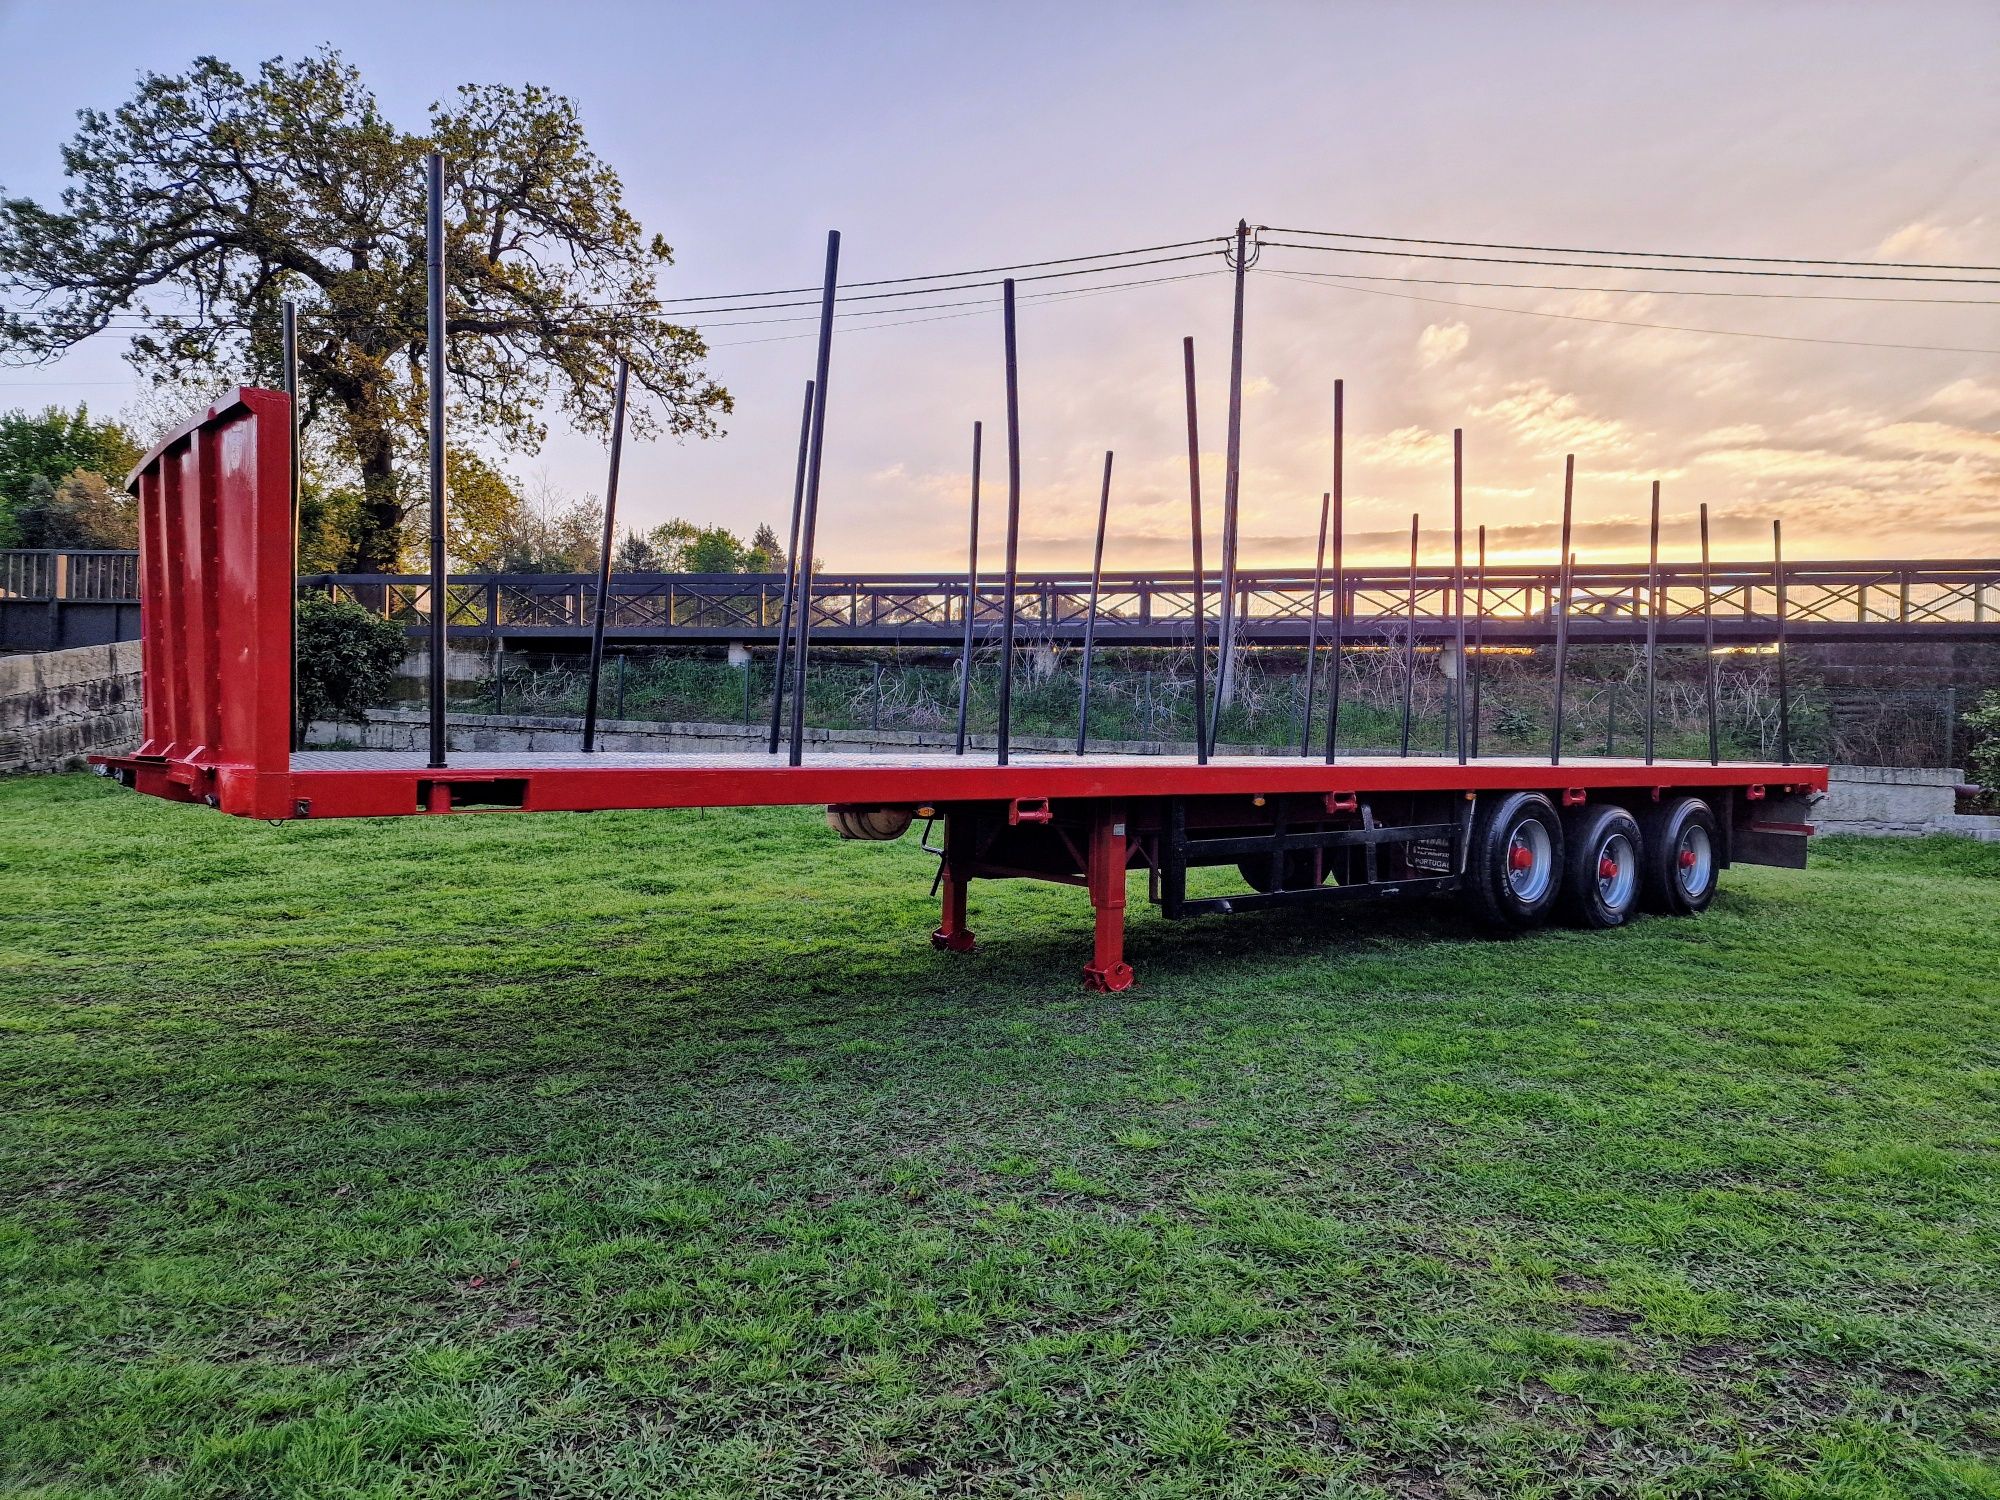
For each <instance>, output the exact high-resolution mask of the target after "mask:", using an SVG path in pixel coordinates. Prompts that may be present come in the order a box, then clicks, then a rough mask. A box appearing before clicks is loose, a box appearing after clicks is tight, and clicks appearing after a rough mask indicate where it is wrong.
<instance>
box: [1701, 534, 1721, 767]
mask: <svg viewBox="0 0 2000 1500" xmlns="http://www.w3.org/2000/svg"><path fill="white" fill-rule="evenodd" d="M1701 644H1702V676H1703V680H1704V687H1705V689H1706V692H1707V697H1708V763H1709V764H1710V765H1711V766H1713V765H1719V764H1721V762H1722V731H1721V725H1720V722H1719V720H1718V717H1717V711H1716V704H1715V592H1714V590H1713V589H1712V588H1711V587H1710V585H1709V573H1708V502H1707V501H1705V500H1704V501H1703V502H1702V505H1701Z"/></svg>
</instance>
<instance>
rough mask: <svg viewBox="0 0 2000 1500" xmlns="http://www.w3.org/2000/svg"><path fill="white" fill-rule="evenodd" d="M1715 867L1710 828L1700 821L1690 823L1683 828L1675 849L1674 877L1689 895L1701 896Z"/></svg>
mask: <svg viewBox="0 0 2000 1500" xmlns="http://www.w3.org/2000/svg"><path fill="white" fill-rule="evenodd" d="M1714 869H1715V854H1714V845H1713V844H1711V843H1710V842H1709V837H1708V830H1707V829H1706V828H1703V827H1702V826H1701V825H1700V824H1699V823H1690V824H1689V825H1688V826H1687V827H1685V828H1683V829H1682V830H1681V837H1680V842H1679V844H1677V845H1676V846H1675V849H1674V879H1676V880H1678V881H1679V882H1680V883H1681V890H1682V891H1683V892H1685V893H1686V894H1687V895H1690V896H1699V895H1700V894H1701V893H1702V892H1703V891H1705V890H1707V889H1708V882H1709V880H1710V879H1711V877H1712V875H1713V872H1714Z"/></svg>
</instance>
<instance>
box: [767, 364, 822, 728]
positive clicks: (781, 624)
mask: <svg viewBox="0 0 2000 1500" xmlns="http://www.w3.org/2000/svg"><path fill="white" fill-rule="evenodd" d="M812 425H813V383H812V382H811V381H810V380H808V381H807V382H806V399H805V406H804V408H803V409H802V410H801V411H800V412H799V463H798V469H797V471H796V472H795V473H794V474H793V476H792V529H791V531H790V532H789V533H788V534H787V536H786V538H785V548H786V551H785V595H784V602H783V603H782V604H781V605H780V606H779V609H778V659H777V661H776V662H775V663H774V664H773V665H772V667H771V738H770V743H769V744H768V745H767V746H766V747H765V748H766V749H767V750H768V751H769V752H770V753H771V754H772V755H776V754H777V753H778V726H779V724H780V723H781V722H782V721H783V718H784V712H785V660H786V656H787V654H788V652H789V649H790V647H791V643H792V605H793V601H794V599H796V597H797V594H798V581H799V578H800V576H801V575H800V573H799V512H800V510H801V509H802V508H803V506H804V504H805V498H806V449H807V448H808V446H809V445H810V444H811V442H812ZM806 576H810V575H809V574H808V575H806Z"/></svg>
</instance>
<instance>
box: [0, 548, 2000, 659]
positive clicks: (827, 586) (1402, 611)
mask: <svg viewBox="0 0 2000 1500" xmlns="http://www.w3.org/2000/svg"><path fill="white" fill-rule="evenodd" d="M1784 574H1785V588H1786V593H1787V599H1788V609H1787V624H1788V627H1789V628H1790V629H1791V630H1792V631H1793V632H1795V633H1796V634H1797V635H1799V636H1800V637H1802V638H1813V637H1819V638H1822V639H1845V640H1897V639H1905V640H1918V639H1933V640H1935V639H1960V638H2000V560H1965V561H1955V560H1931V561H1885V562H1788V563H1787V564H1786V565H1785V569H1784ZM1645 576H1646V569H1645V565H1644V564H1643V563H1608V564H1598V565H1583V564H1579V565H1578V566H1577V568H1576V570H1575V574H1574V579H1573V589H1574V593H1573V596H1572V601H1571V623H1572V626H1573V627H1574V628H1575V629H1576V630H1577V632H1578V638H1579V639H1591V638H1597V639H1626V638H1628V637H1636V636H1637V635H1639V634H1642V633H1643V629H1644V624H1645V617H1646V612H1647V609H1648V600H1647V595H1646V584H1645ZM1475 581H1476V575H1475V574H1474V572H1473V570H1471V569H1468V570H1467V572H1466V579H1465V582H1466V589H1467V599H1466V608H1467V612H1468V615H1471V614H1473V613H1474V612H1475V606H1476V604H1477V599H1476V597H1475V595H1474V592H1473V590H1474V584H1475ZM1237 583H1238V599H1237V604H1238V614H1237V617H1238V619H1239V620H1240V621H1241V622H1242V627H1241V629H1242V635H1241V639H1243V640H1244V641H1246V642H1250V643H1255V644H1290V643H1293V642H1294V641H1297V640H1303V638H1304V634H1305V631H1306V629H1307V625H1308V623H1309V621H1310V618H1311V613H1312V575H1311V574H1310V573H1309V572H1304V571H1301V570H1297V569H1244V570H1242V571H1241V572H1240V573H1239V574H1238V578H1237ZM1558 586H1559V585H1558V579H1557V575H1556V570H1555V568H1554V567H1553V565H1550V566H1507V567H1489V568H1488V570H1487V574H1486V591H1485V606H1486V607H1485V610H1484V619H1485V629H1486V631H1487V635H1488V638H1489V640H1492V641H1496V642H1503V643H1504V642H1531V641H1537V640H1543V639H1546V638H1547V637H1548V636H1549V634H1550V633H1551V632H1552V630H1553V622H1554V616H1555V605H1556V591H1557V588H1558ZM299 587H300V589H301V590H302V591H313V592H321V593H326V594H330V595H332V596H333V597H335V598H345V599H351V600H354V601H356V602H358V603H361V604H363V605H364V606H366V607H367V608H369V609H372V610H376V611H379V612H380V613H382V614H383V615H385V616H386V617H388V618H390V619H395V620H400V621H402V622H404V623H405V624H407V625H408V626H409V627H410V629H411V630H412V632H421V631H423V630H424V629H426V628H427V627H428V624H429V619H430V581H429V579H428V578H426V577H423V576H419V575H411V574H389V573H381V574H378V573H335V574H321V575H315V576H310V577H305V578H301V579H300V580H299ZM1409 589H1410V575H1409V570H1408V569H1407V567H1402V568H1398V567H1370V568H1350V569H1349V570H1348V577H1347V587H1346V590H1345V593H1344V596H1343V598H1341V599H1340V600H1338V601H1337V600H1336V599H1335V597H1334V596H1333V593H1332V590H1331V587H1330V585H1329V589H1328V593H1327V596H1326V599H1325V602H1324V605H1323V615H1322V618H1327V619H1330V618H1331V617H1332V615H1333V612H1334V610H1335V608H1336V605H1337V604H1338V605H1339V606H1340V607H1342V608H1343V611H1344V617H1345V619H1346V621H1347V622H1348V625H1349V627H1350V628H1351V629H1355V630H1359V631H1368V630H1371V629H1378V628H1379V629H1382V630H1389V629H1400V628H1401V626H1400V622H1401V621H1403V620H1404V619H1406V618H1407V616H1408V612H1409ZM1660 589H1661V598H1660V604H1661V616H1662V638H1663V639H1667V640H1674V639H1681V638H1691V637H1692V635H1693V633H1695V632H1697V631H1698V629H1699V622H1700V618H1701V613H1702V588H1701V576H1700V570H1699V568H1698V566H1697V565H1695V564H1692V563H1665V564H1662V565H1661V569H1660ZM1451 590H1452V578H1451V572H1450V569H1449V568H1439V567H1420V568H1419V569H1418V570H1417V574H1416V593H1417V601H1416V603H1417V608H1416V615H1417V621H1418V628H1419V630H1420V631H1427V632H1435V631H1436V630H1439V629H1443V628H1447V627H1448V625H1449V622H1450V621H1451V618H1452V610H1451V603H1452V598H1451ZM1089 591H1090V580H1089V575H1088V574H1087V573H1083V572H1077V573H1066V572H1050V573H1034V574H1027V575H1024V576H1023V577H1022V578H1021V580H1020V583H1019V588H1018V593H1017V609H1018V616H1019V626H1018V628H1019V629H1020V630H1021V631H1023V632H1024V633H1026V634H1027V635H1028V636H1030V637H1031V638H1036V639H1041V640H1062V641H1067V640H1069V639H1071V638H1072V637H1075V638H1079V639H1080V638H1081V634H1082V630H1083V622H1084V616H1085V614H1086V613H1087V610H1088V605H1089ZM446 592H447V598H448V601H449V612H448V614H447V617H446V620H447V624H448V625H449V627H450V629H451V631H452V633H453V635H454V636H456V637H460V638H464V639H469V640H491V639H494V638H496V637H497V638H499V639H502V640H505V641H508V642H510V643H518V644H523V645H525V644H528V643H530V642H535V641H542V642H546V643H548V644H551V645H554V644H558V643H562V644H567V643H568V642H569V641H570V640H572V639H577V638H581V637H582V636H584V635H587V634H588V633H589V630H590V628H591V624H592V621H593V618H594V616H595V612H596V605H597V580H596V578H595V577H594V576H593V575H589V574H581V573H577V574H544V573H518V574H517V573H481V574H460V575H456V576H454V577H453V578H452V579H451V580H450V581H449V583H448V585H447V590H446ZM783 592H784V578H783V575H781V574H776V573H626V574H618V575H615V576H614V578H613V581H612V586H611V598H610V613H609V616H608V618H607V620H606V627H607V631H608V633H609V634H610V635H611V636H612V637H613V638H614V639H617V640H619V641H620V642H622V643H624V644H628V645H630V644H669V643H673V642H687V643H696V642H702V641H720V640H740V641H745V642H750V643H758V642H775V640H776V639H777V623H778V614H779V610H780V607H781V604H782V599H783ZM1208 592H1209V595H1210V605H1209V613H1210V619H1211V620H1213V618H1214V613H1213V611H1214V603H1213V595H1214V580H1213V579H1211V580H1210V582H1209V585H1208ZM811 595H812V612H813V630H814V634H815V635H816V636H818V637H819V638H820V639H822V640H824V641H826V642H828V643H829V644H832V643H834V642H840V641H845V642H847V643H850V644H855V645H893V644H910V645H949V644H952V643H953V642H955V641H957V640H958V639H959V638H960V636H961V635H962V633H963V629H964V620H965V609H966V603H967V601H966V591H965V580H964V578H963V577H962V576H959V577H953V576H950V575H946V574H916V573H822V574H820V575H818V576H817V577H815V578H814V579H813V582H812V590H811ZM1192 597H1193V591H1192V577H1191V575H1190V574H1188V573H1186V572H1178V573H1175V572H1156V573H1111V574H1106V575H1105V578H1104V583H1103V593H1102V597H1101V600H1100V604H1099V625H1098V630H1099V635H1100V638H1101V639H1102V640H1104V641H1105V643H1106V644H1111V645H1118V644H1124V645H1173V644H1178V643H1181V642H1184V641H1185V640H1186V639H1187V632H1188V622H1189V619H1190V617H1191V612H1192ZM1711 607H1712V609H1713V611H1714V613H1715V616H1716V620H1717V629H1718V635H1719V636H1720V637H1721V638H1722V639H1725V640H1743V639H1750V638H1760V639H1761V638H1763V637H1765V636H1767V635H1768V634H1769V633H1770V631H1771V629H1772V628H1773V625H1774V622H1775V618H1776V609H1777V579H1776V576H1775V573H1774V570H1773V568H1772V566H1771V564H1770V563H1768V562H1762V563H1718V564H1716V565H1715V566H1714V567H1713V569H1712V571H1711ZM973 610H974V624H975V625H978V626H983V625H986V624H989V623H991V624H996V625H997V623H998V622H999V619H1000V611H1001V594H1000V587H999V584H998V582H997V580H996V581H994V582H992V583H987V584H982V586H981V587H980V589H979V590H978V592H977V595H976V597H975V599H974V600H973ZM30 615H33V616H34V618H33V619H32V620H31V619H30V618H29V616H30ZM72 615H74V616H75V618H74V619H71V618H68V617H70V616H72ZM137 631H138V566H137V554H135V553H131V552H110V551H55V550H50V551H23V550H15V551H0V645H4V646H7V647H10V648H12V649H40V648H43V647H46V646H49V645H81V644H101V643H102V642H103V641H106V640H118V639H126V638H129V637H131V636H133V635H136V634H137Z"/></svg>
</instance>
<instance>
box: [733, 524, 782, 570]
mask: <svg viewBox="0 0 2000 1500" xmlns="http://www.w3.org/2000/svg"><path fill="white" fill-rule="evenodd" d="M784 567H785V544H784V543H783V542H781V541H779V540H778V533H777V532H775V531H773V530H772V529H771V523H770V522H768V521H759V522H758V523H757V529H756V530H755V531H753V532H751V533H750V547H749V550H748V551H747V552H746V553H745V554H744V557H743V571H744V572H746V573H780V572H783V571H784Z"/></svg>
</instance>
